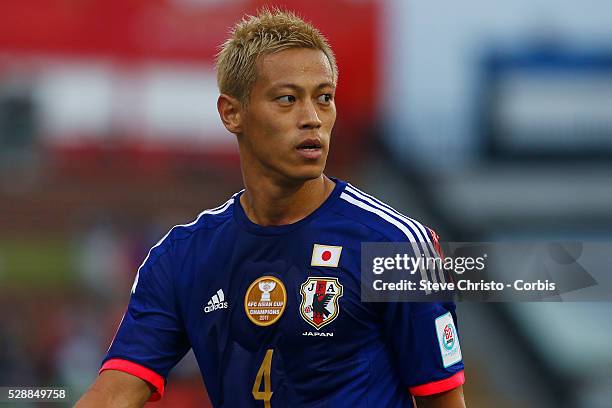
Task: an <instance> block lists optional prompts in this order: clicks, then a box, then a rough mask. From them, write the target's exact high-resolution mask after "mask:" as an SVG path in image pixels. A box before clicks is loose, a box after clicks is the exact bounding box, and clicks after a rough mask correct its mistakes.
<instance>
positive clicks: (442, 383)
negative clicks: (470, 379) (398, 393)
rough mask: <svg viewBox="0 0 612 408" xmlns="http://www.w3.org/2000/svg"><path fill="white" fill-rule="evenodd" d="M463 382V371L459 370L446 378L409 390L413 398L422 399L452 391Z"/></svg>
mask: <svg viewBox="0 0 612 408" xmlns="http://www.w3.org/2000/svg"><path fill="white" fill-rule="evenodd" d="M464 382H465V376H464V374H463V370H461V371H459V372H457V373H455V374H453V375H451V376H450V377H448V378H444V379H442V380H438V381H433V382H430V383H427V384H422V385H417V386H415V387H410V388H409V390H410V393H411V394H412V395H414V396H415V397H424V396H426V395H433V394H439V393H441V392H444V391H449V390H452V389H453V388H457V387H458V386H460V385H462V384H463V383H464Z"/></svg>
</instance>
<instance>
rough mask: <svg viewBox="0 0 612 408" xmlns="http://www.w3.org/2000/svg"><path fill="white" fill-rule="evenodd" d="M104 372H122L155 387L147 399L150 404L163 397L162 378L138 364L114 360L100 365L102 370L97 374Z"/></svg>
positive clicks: (163, 382)
mask: <svg viewBox="0 0 612 408" xmlns="http://www.w3.org/2000/svg"><path fill="white" fill-rule="evenodd" d="M105 370H117V371H123V372H124V373H128V374H132V375H134V376H136V377H138V378H140V379H141V380H144V381H146V382H148V383H149V384H151V385H152V386H153V387H155V391H153V393H152V394H151V397H150V398H149V401H150V402H153V401H157V400H159V399H161V397H163V396H164V385H165V381H164V377H162V376H161V375H159V374H157V373H156V372H155V371H153V370H150V369H148V368H146V367H143V366H141V365H140V364H136V363H133V362H131V361H128V360H122V359H118V358H114V359H111V360H108V361H107V362H105V363H104V364H103V365H102V368H100V371H99V372H98V374H100V373H101V372H102V371H105Z"/></svg>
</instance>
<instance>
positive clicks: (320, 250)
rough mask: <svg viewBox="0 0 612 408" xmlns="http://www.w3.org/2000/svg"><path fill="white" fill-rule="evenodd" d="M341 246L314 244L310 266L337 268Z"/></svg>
mask: <svg viewBox="0 0 612 408" xmlns="http://www.w3.org/2000/svg"><path fill="white" fill-rule="evenodd" d="M341 253H342V247H341V246H333V245H320V244H314V247H313V248H312V259H311V261H310V266H327V267H331V268H337V267H338V263H339V262H340V254H341Z"/></svg>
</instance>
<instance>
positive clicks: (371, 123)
mask: <svg viewBox="0 0 612 408" xmlns="http://www.w3.org/2000/svg"><path fill="white" fill-rule="evenodd" d="M263 4H264V2H262V1H252V0H229V1H221V0H151V1H139V0H104V1H102V0H45V1H36V0H29V1H23V0H4V1H2V3H1V4H0V310H1V311H2V312H1V313H0V385H6V386H8V385H18V386H28V385H31V386H34V385H45V386H47V385H57V386H66V387H69V388H70V389H71V390H73V392H74V394H75V395H78V394H80V393H81V392H83V391H84V390H85V388H86V387H87V386H88V385H89V384H90V383H91V381H92V380H93V379H94V377H95V375H96V372H97V369H98V367H99V363H100V361H101V358H102V357H103V355H104V353H105V350H106V348H107V346H108V344H109V341H110V339H111V338H112V336H113V334H114V331H115V328H116V325H117V323H118V321H119V320H120V318H121V315H122V313H123V311H124V308H125V305H126V303H127V301H128V298H129V288H130V286H131V283H132V280H133V277H134V275H135V270H136V269H137V267H138V265H139V264H140V262H141V260H142V259H143V258H144V256H145V254H146V251H147V250H148V248H149V247H150V246H152V245H153V244H154V243H155V242H156V241H157V240H158V239H159V237H161V236H162V235H163V234H164V233H165V232H166V231H167V230H168V229H169V228H170V227H171V226H173V225H175V224H177V223H183V222H188V221H190V220H192V219H193V218H194V217H195V216H196V215H197V214H198V213H199V212H200V211H201V210H202V209H204V208H211V207H215V206H216V205H217V204H218V203H220V202H223V201H224V200H225V198H226V197H227V196H228V195H229V194H231V193H233V192H235V191H237V190H238V189H240V188H241V179H240V174H239V169H238V156H237V150H236V145H235V141H234V138H233V136H232V135H230V134H228V133H227V132H225V131H224V129H223V128H222V127H221V123H220V121H219V119H218V117H217V113H216V108H215V100H216V96H217V89H216V83H215V74H214V71H213V57H214V54H215V52H216V47H217V46H218V44H219V43H221V42H222V40H223V39H224V38H225V37H226V34H227V32H228V28H229V27H230V26H231V25H232V24H233V22H235V21H236V20H237V19H238V18H239V17H240V16H242V15H243V14H244V13H245V12H246V13H253V12H254V11H255V10H256V9H257V7H259V6H262V5H263ZM265 4H273V5H274V4H276V5H280V6H286V7H288V8H290V9H294V10H296V11H297V12H298V13H300V14H301V15H303V16H304V17H305V18H306V19H308V20H311V21H312V22H314V23H315V24H316V25H317V26H319V27H320V28H321V30H322V31H323V32H324V33H325V34H326V35H327V36H328V37H329V39H330V42H331V44H332V46H333V48H334V50H335V51H336V54H337V57H338V62H339V67H340V73H341V74H340V84H339V88H338V97H337V105H338V111H339V115H338V122H337V125H336V129H335V134H334V138H335V139H334V141H333V145H332V154H331V157H330V160H329V170H328V174H332V175H335V176H338V177H341V178H346V179H349V180H351V182H352V183H353V184H355V185H357V186H359V187H361V188H363V189H365V190H367V191H370V192H372V193H374V194H375V195H377V196H378V197H379V198H381V199H383V200H385V201H387V202H389V203H390V204H392V205H394V206H395V207H396V208H398V209H401V210H402V211H403V212H405V213H407V214H409V215H411V216H412V217H414V218H417V219H420V220H421V221H423V222H424V223H426V224H427V225H429V226H431V227H432V228H434V229H436V230H437V231H438V233H439V234H440V236H441V237H442V239H443V240H447V241H497V240H499V241H505V240H588V241H606V240H607V241H610V240H611V238H612V3H611V2H609V1H606V0H585V1H581V2H578V1H563V0H562V1H559V0H514V1H511V2H510V1H506V2H490V1H486V0H464V1H462V2H439V1H426V0H410V1H402V0H380V1H376V0H336V1H323V0H312V1H309V2H300V1H297V0H295V1H284V2H273V1H270V2H266V3H265ZM459 316H460V329H461V334H462V348H463V351H464V358H465V361H466V377H467V383H466V385H465V393H466V400H467V402H468V406H469V407H471V408H485V407H500V408H505V407H517V406H520V407H528V408H530V407H533V408H548V407H560V408H574V407H581V408H582V407H584V408H610V407H612V346H611V344H612V341H611V339H612V318H611V317H610V316H612V305H611V304H610V303H603V302H601V303H540V304H534V303H523V304H516V303H515V304H512V303H499V304H494V303H462V304H460V305H459ZM156 404H157V405H154V406H156V407H159V408H162V407H176V406H180V407H196V406H198V407H202V406H208V405H207V402H206V396H205V393H204V392H203V384H202V381H201V379H200V375H199V371H198V369H197V366H196V365H195V362H194V360H193V358H192V357H191V356H188V357H186V358H185V359H184V360H183V361H182V362H181V363H180V364H179V366H177V368H176V369H175V370H174V372H173V373H172V375H171V377H170V379H169V386H168V391H167V395H166V397H165V398H164V400H162V401H161V402H159V403H156ZM24 406H29V405H24ZM32 406H33V405H32Z"/></svg>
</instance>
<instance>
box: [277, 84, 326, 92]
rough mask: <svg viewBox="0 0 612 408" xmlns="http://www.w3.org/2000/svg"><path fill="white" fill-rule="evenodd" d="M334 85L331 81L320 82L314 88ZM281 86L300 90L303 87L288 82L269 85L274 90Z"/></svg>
mask: <svg viewBox="0 0 612 408" xmlns="http://www.w3.org/2000/svg"><path fill="white" fill-rule="evenodd" d="M335 87H336V86H335V85H334V84H333V83H331V82H322V83H320V84H319V85H317V86H316V87H315V89H317V90H318V89H323V88H335ZM281 88H289V89H293V90H295V91H301V90H303V89H304V88H303V87H301V86H298V85H296V84H293V83H289V82H287V83H284V82H281V83H279V84H275V85H272V86H271V87H270V89H271V90H276V89H281Z"/></svg>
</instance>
